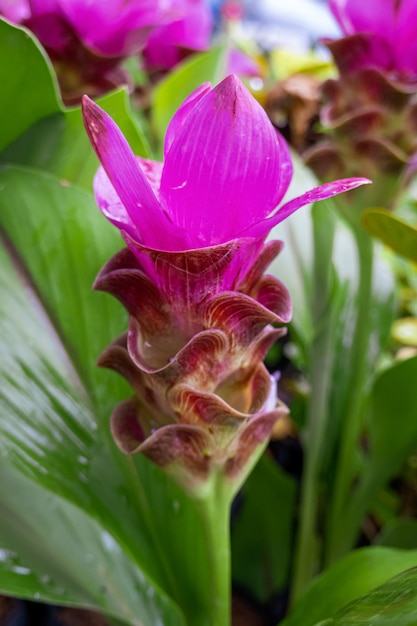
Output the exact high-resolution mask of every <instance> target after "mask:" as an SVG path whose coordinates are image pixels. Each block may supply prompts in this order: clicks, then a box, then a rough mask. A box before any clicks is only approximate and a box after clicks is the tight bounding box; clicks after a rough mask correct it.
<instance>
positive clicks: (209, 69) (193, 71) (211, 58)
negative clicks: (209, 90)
mask: <svg viewBox="0 0 417 626" xmlns="http://www.w3.org/2000/svg"><path fill="white" fill-rule="evenodd" d="M225 59H226V49H225V47H222V46H219V47H216V48H212V49H211V50H209V51H208V52H203V53H201V54H196V55H193V56H192V57H191V58H190V59H187V60H186V61H184V62H183V63H182V64H181V65H179V66H178V68H177V69H175V70H174V71H172V72H170V73H169V74H168V75H167V77H166V78H164V79H163V80H162V81H161V82H160V83H159V84H158V85H157V86H156V88H155V90H154V92H153V105H152V119H153V125H154V128H155V131H156V133H157V135H158V137H159V140H160V142H161V141H162V140H163V138H164V136H165V131H166V128H167V126H168V124H169V122H170V120H171V118H172V116H173V115H174V113H175V111H176V110H177V109H178V107H179V106H180V104H182V102H183V100H185V98H186V97H187V96H189V95H190V93H191V92H192V91H194V89H196V88H197V87H198V86H199V85H201V84H202V83H204V82H210V83H212V84H213V86H214V85H215V84H216V83H218V82H219V81H220V80H221V79H222V78H224V76H225V68H226V60H225Z"/></svg>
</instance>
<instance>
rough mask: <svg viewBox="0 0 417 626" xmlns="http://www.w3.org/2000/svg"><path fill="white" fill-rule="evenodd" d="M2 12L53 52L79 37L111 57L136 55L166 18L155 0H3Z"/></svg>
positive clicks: (95, 49)
mask: <svg viewBox="0 0 417 626" xmlns="http://www.w3.org/2000/svg"><path fill="white" fill-rule="evenodd" d="M0 14H2V15H5V17H7V18H8V19H10V20H12V21H14V22H16V23H23V24H24V25H26V26H28V28H30V29H31V30H32V31H33V32H34V33H35V35H36V36H37V37H38V38H39V40H40V41H41V43H42V44H43V45H44V46H46V47H47V48H49V49H50V50H53V51H54V52H57V53H62V52H63V51H65V50H67V48H68V46H69V44H70V43H71V40H72V38H73V37H74V36H76V37H77V38H78V39H79V40H80V41H81V42H82V44H83V45H84V46H85V47H86V48H87V49H89V50H90V51H91V52H93V53H95V54H97V55H100V56H108V57H123V56H129V55H131V54H135V53H136V52H138V50H140V49H141V48H143V46H144V45H145V43H146V40H147V38H148V36H149V33H150V31H151V29H152V28H153V27H155V26H156V25H158V24H160V23H161V21H163V20H164V19H166V16H165V10H164V9H163V7H162V5H161V3H160V2H155V0H140V2H138V1H136V0H127V1H126V0H106V2H103V1H102V0H90V1H87V0H30V2H29V1H28V0H26V1H18V2H16V3H13V4H12V3H10V2H8V1H7V0H0Z"/></svg>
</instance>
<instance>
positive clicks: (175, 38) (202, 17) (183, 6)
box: [143, 0, 213, 70]
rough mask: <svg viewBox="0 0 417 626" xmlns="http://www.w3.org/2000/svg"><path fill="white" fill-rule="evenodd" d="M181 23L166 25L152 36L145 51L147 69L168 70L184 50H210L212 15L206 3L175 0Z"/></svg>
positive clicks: (193, 0)
mask: <svg viewBox="0 0 417 626" xmlns="http://www.w3.org/2000/svg"><path fill="white" fill-rule="evenodd" d="M171 8H172V10H173V11H175V12H176V13H178V15H179V19H175V20H174V21H171V22H169V23H166V24H163V25H161V26H159V27H158V28H156V29H155V30H154V31H153V32H152V33H151V35H150V36H149V39H148V42H147V44H146V47H145V49H144V51H143V56H144V58H145V61H146V64H147V66H148V67H153V68H158V69H163V70H169V69H171V68H172V67H174V66H175V65H176V64H177V63H179V62H180V61H181V60H182V58H183V53H184V50H207V48H208V47H209V46H210V38H211V33H212V29H213V19H212V14H211V11H210V9H209V7H208V5H207V4H206V2H205V1H204V0H172V2H171Z"/></svg>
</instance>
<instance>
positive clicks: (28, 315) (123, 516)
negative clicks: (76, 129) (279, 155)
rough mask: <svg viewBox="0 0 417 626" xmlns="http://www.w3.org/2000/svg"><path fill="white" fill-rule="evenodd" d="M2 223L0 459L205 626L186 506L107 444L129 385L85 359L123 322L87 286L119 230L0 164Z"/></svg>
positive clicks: (199, 544)
mask: <svg viewBox="0 0 417 626" xmlns="http://www.w3.org/2000/svg"><path fill="white" fill-rule="evenodd" d="M0 225H1V227H2V229H3V230H4V231H5V234H6V238H7V241H8V244H7V250H8V254H7V255H6V253H5V250H4V251H3V253H2V259H1V263H0V283H1V284H0V290H1V293H2V299H1V301H0V326H1V329H0V342H1V346H0V352H1V353H2V355H3V358H2V360H1V362H0V376H1V378H2V385H1V386H0V407H1V410H0V431H1V437H0V449H1V452H2V455H3V456H6V457H7V459H8V462H9V463H11V464H12V465H13V466H14V467H16V468H17V469H19V471H21V472H22V474H24V475H25V476H26V477H27V478H29V479H30V480H31V481H33V482H34V483H37V484H39V485H41V486H42V487H44V488H46V489H48V490H50V491H51V492H55V493H59V494H60V496H61V497H63V498H65V499H67V500H69V501H70V502H72V503H74V504H75V505H77V506H78V507H79V508H81V509H83V510H84V512H85V513H86V514H88V515H90V516H91V517H92V518H94V519H96V520H97V521H98V522H99V523H100V524H101V526H103V528H104V529H105V530H106V531H107V532H108V533H110V534H111V535H112V536H113V537H114V538H115V540H116V541H117V542H118V543H119V544H120V545H121V546H122V548H123V549H124V550H125V551H126V553H127V554H128V556H129V558H130V559H131V560H132V561H133V562H134V563H135V564H137V565H138V566H140V568H141V569H143V571H144V572H145V573H146V574H147V575H148V576H149V577H150V578H151V579H152V580H153V581H155V583H156V584H157V585H159V586H160V587H163V588H164V589H165V591H166V592H167V593H168V594H170V595H171V596H173V597H174V598H175V600H176V601H177V603H178V604H179V605H180V606H181V607H182V608H183V609H184V611H185V612H186V613H187V619H188V618H190V616H194V618H195V619H196V621H198V623H199V624H202V626H204V625H205V623H206V619H205V615H206V613H207V611H206V609H207V606H208V605H209V603H210V602H211V601H212V598H211V591H210V589H211V588H210V581H209V580H208V578H207V572H206V569H205V563H206V561H207V558H208V555H207V553H206V546H205V542H204V536H203V532H202V528H201V525H200V523H199V519H198V517H197V513H196V510H195V507H194V504H193V503H192V502H191V501H190V500H188V499H187V498H186V497H185V496H184V495H183V494H182V493H181V492H180V490H179V488H178V487H177V486H176V485H175V484H173V483H172V482H171V481H170V480H169V479H168V478H167V477H166V476H165V475H164V474H163V473H162V471H161V470H159V469H158V468H156V467H154V466H153V465H151V464H150V463H149V461H147V460H146V459H144V458H143V457H136V458H134V459H133V458H131V457H125V456H124V455H122V454H121V453H120V452H119V450H118V449H117V448H116V446H115V445H114V443H113V442H112V441H111V440H110V433H109V424H108V420H109V416H110V413H111V411H112V409H113V407H114V406H115V404H116V403H117V402H118V401H119V400H120V399H121V398H123V397H125V396H128V395H130V393H131V392H130V390H129V389H128V387H127V385H126V384H125V383H124V381H123V380H122V379H121V377H119V376H117V375H116V374H114V373H112V372H107V371H104V370H101V369H99V368H97V367H96V365H95V360H96V357H97V356H98V354H99V353H100V352H101V351H102V350H103V348H104V347H105V346H106V345H107V343H108V342H109V341H111V340H112V339H113V338H114V337H116V336H117V335H118V334H120V333H121V332H122V331H123V330H124V329H125V326H126V314H125V312H124V310H123V308H122V307H121V305H120V304H119V303H118V302H116V301H115V300H113V299H112V298H111V297H110V296H108V295H107V294H103V293H96V292H93V291H92V289H91V284H92V282H93V280H94V277H95V275H96V273H97V272H98V270H99V269H100V267H101V266H102V265H103V263H104V262H105V261H106V260H107V259H108V258H109V257H110V256H111V255H112V254H113V253H114V252H115V251H116V250H117V249H118V248H119V247H120V245H121V240H120V238H119V236H118V234H117V233H116V231H115V229H113V228H112V227H111V226H110V225H109V224H108V223H107V222H106V220H105V219H104V218H103V217H102V216H101V215H100V213H99V211H98V210H97V208H96V207H95V203H94V201H93V198H92V196H91V195H90V194H88V193H86V192H84V191H82V190H79V189H76V188H74V187H72V186H71V185H68V184H62V182H61V181H60V180H58V179H56V178H54V177H53V176H50V175H47V174H44V173H40V172H37V171H34V170H30V169H25V168H13V167H5V168H4V169H3V170H1V171H0ZM8 259H11V261H10V260H8ZM14 268H15V269H14ZM185 537H186V541H185V540H184V538H185ZM190 619H191V618H190ZM190 623H192V622H190Z"/></svg>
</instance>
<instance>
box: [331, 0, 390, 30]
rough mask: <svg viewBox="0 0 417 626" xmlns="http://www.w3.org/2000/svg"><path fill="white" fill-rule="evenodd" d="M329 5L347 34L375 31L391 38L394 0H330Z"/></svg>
mask: <svg viewBox="0 0 417 626" xmlns="http://www.w3.org/2000/svg"><path fill="white" fill-rule="evenodd" d="M329 6H330V9H331V10H332V12H333V14H334V16H335V18H336V19H337V21H338V23H339V25H340V27H341V28H342V30H343V32H344V33H345V35H353V34H354V33H373V34H378V35H381V36H383V37H384V38H386V39H390V33H391V31H392V29H393V27H394V24H395V12H396V9H395V2H394V0H366V1H364V0H330V2H329Z"/></svg>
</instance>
